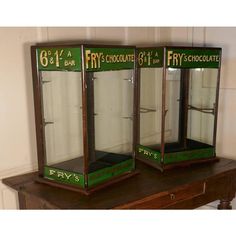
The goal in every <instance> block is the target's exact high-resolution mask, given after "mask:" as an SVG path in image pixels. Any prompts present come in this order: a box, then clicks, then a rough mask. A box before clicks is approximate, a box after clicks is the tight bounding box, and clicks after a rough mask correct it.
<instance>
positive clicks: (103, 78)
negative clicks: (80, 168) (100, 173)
mask: <svg viewBox="0 0 236 236" xmlns="http://www.w3.org/2000/svg"><path fill="white" fill-rule="evenodd" d="M132 72H133V71H132V70H122V71H107V72H96V73H94V75H93V78H94V79H93V81H94V85H93V86H92V87H93V89H94V111H95V114H94V130H95V144H94V146H95V153H94V155H93V156H90V160H89V163H90V165H89V167H90V168H89V169H90V170H89V171H90V172H92V171H95V170H97V169H101V168H104V167H109V166H111V165H113V164H117V163H119V162H122V161H125V160H127V159H130V158H131V157H132V156H131V155H132V138H133V137H132V135H133V75H132Z"/></svg>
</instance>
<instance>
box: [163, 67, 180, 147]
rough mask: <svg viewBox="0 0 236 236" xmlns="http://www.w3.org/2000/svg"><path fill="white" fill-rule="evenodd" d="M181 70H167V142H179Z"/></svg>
mask: <svg viewBox="0 0 236 236" xmlns="http://www.w3.org/2000/svg"><path fill="white" fill-rule="evenodd" d="M180 72H181V70H180V69H172V68H169V69H167V72H166V96H165V97H166V101H165V102H166V106H165V107H166V116H165V134H164V136H165V144H168V143H178V142H179V132H180V131H179V122H180V115H181V114H180V112H179V110H180V85H181V80H180V78H181V76H180V75H181V73H180ZM167 146H168V145H166V148H167Z"/></svg>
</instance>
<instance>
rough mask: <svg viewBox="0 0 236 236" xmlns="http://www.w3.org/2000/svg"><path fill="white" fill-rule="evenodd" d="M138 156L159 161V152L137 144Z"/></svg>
mask: <svg viewBox="0 0 236 236" xmlns="http://www.w3.org/2000/svg"><path fill="white" fill-rule="evenodd" d="M137 153H138V156H141V157H143V158H146V159H149V160H153V161H156V162H157V163H159V164H160V163H161V153H160V152H158V151H154V150H152V149H150V148H147V147H145V146H142V145H138V146H137Z"/></svg>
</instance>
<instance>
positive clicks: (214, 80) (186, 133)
mask: <svg viewBox="0 0 236 236" xmlns="http://www.w3.org/2000/svg"><path fill="white" fill-rule="evenodd" d="M137 50H138V52H137V57H138V60H137V61H138V90H139V94H140V96H139V100H138V104H139V107H140V109H139V115H138V117H139V118H138V124H139V129H138V133H137V135H138V137H137V140H138V141H137V150H136V151H137V158H138V159H140V160H142V161H143V162H146V163H147V164H149V165H152V166H154V167H156V168H158V169H160V170H161V171H163V170H165V169H168V168H172V167H175V166H180V165H189V164H192V163H198V162H208V161H215V160H217V158H216V154H215V147H216V128H217V110H218V96H219V81H220V66H221V49H220V48H206V47H204V48H200V47H152V48H150V47H149V48H148V47H147V48H138V49H137Z"/></svg>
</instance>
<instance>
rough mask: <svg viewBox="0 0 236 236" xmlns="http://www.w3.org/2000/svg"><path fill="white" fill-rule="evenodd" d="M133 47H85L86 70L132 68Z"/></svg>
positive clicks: (133, 59)
mask: <svg viewBox="0 0 236 236" xmlns="http://www.w3.org/2000/svg"><path fill="white" fill-rule="evenodd" d="M134 61H135V58H134V48H85V69H86V71H108V70H121V69H133V68H134Z"/></svg>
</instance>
